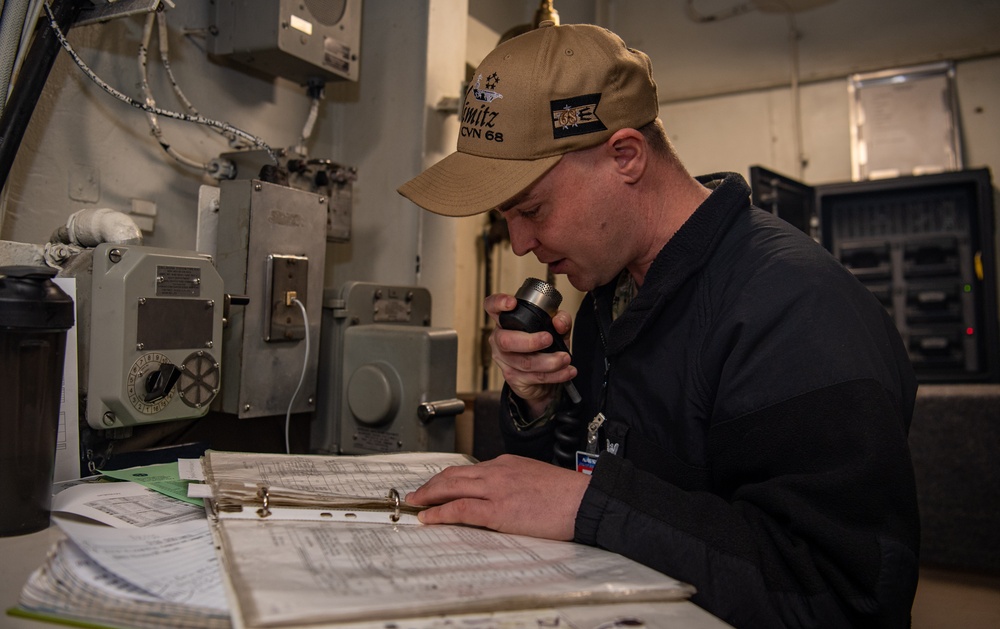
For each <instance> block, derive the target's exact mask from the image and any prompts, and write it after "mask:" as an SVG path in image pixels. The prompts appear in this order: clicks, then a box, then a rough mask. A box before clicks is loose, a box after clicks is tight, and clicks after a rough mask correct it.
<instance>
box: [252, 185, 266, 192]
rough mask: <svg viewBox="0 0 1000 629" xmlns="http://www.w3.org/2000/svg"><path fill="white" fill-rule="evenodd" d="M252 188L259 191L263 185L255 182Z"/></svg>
mask: <svg viewBox="0 0 1000 629" xmlns="http://www.w3.org/2000/svg"><path fill="white" fill-rule="evenodd" d="M253 189H254V190H256V191H257V192H260V191H261V190H263V189H264V186H262V185H260V184H259V183H255V184H254V186H253Z"/></svg>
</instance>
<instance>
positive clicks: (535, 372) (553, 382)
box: [483, 293, 576, 417]
mask: <svg viewBox="0 0 1000 629" xmlns="http://www.w3.org/2000/svg"><path fill="white" fill-rule="evenodd" d="M515 307H517V299H516V298H515V297H514V296H513V295H505V294H503V293H497V294H495V295H490V296H489V297H487V298H486V301H484V302H483V308H484V309H485V310H486V313H487V314H489V316H490V318H491V319H493V321H494V322H495V323H496V328H494V330H493V333H492V334H491V335H490V347H492V349H493V362H494V363H496V365H497V366H498V367H499V368H500V372H501V373H502V374H503V379H504V380H505V381H506V382H507V385H508V386H509V387H510V389H511V391H513V392H514V394H515V395H517V396H518V397H519V398H521V399H522V400H524V401H525V402H526V403H527V405H528V410H529V411H530V412H531V414H532V415H533V416H534V417H537V416H539V415H541V414H542V411H544V410H545V407H546V406H547V405H548V404H549V402H551V401H552V399H553V398H554V397H555V395H556V393H557V392H558V388H559V385H560V384H561V383H563V382H568V381H569V380H572V379H573V378H575V377H576V367H573V366H572V365H570V355H569V354H567V353H566V352H550V353H547V352H542V351H541V350H543V349H546V348H547V347H548V346H549V345H551V344H552V335H551V334H549V333H548V332H534V333H528V332H519V331H517V330H504V329H503V328H501V327H500V323H499V318H500V313H501V312H506V311H508V310H513V309H514V308H515ZM552 325H553V327H555V329H556V331H557V332H558V333H559V334H562V335H563V336H566V335H567V334H569V331H570V328H571V327H572V325H573V319H572V318H571V317H570V315H569V313H568V312H566V311H564V310H560V311H559V312H557V313H556V315H555V316H554V317H553V318H552Z"/></svg>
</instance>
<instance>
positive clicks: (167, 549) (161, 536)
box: [55, 518, 227, 610]
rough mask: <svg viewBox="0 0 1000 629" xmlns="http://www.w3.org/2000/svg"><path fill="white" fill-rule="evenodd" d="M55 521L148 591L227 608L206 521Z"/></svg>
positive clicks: (92, 555)
mask: <svg viewBox="0 0 1000 629" xmlns="http://www.w3.org/2000/svg"><path fill="white" fill-rule="evenodd" d="M55 521H56V523H57V524H58V525H59V528H60V529H62V530H63V532H64V533H66V535H67V536H68V537H69V538H70V539H72V540H73V542H74V543H76V545H77V546H79V547H80V549H81V550H82V551H83V552H84V553H86V554H87V556H88V557H90V558H91V559H93V560H94V561H95V562H97V563H98V564H100V565H101V567H103V568H104V569H105V570H108V571H109V572H112V573H114V574H116V575H118V576H119V577H121V578H122V579H124V580H126V581H128V582H129V583H132V584H133V585H135V586H137V587H139V588H141V589H143V590H145V591H146V592H149V593H150V594H154V595H156V596H158V597H160V598H162V599H164V600H167V601H171V602H174V603H183V604H186V605H195V606H198V607H205V608H209V609H216V610H225V609H227V603H226V595H225V590H224V588H223V587H222V577H221V573H220V571H219V563H218V559H217V558H216V554H215V546H214V544H213V541H212V535H211V532H210V530H209V527H208V522H207V521H206V520H204V519H202V520H192V521H190V522H182V523H180V524H172V525H168V526H155V527H147V528H143V529H115V528H109V527H106V526H99V525H92V524H82V523H79V522H72V521H70V520H65V519H62V518H55Z"/></svg>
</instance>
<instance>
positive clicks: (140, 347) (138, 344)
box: [135, 343, 146, 352]
mask: <svg viewBox="0 0 1000 629" xmlns="http://www.w3.org/2000/svg"><path fill="white" fill-rule="evenodd" d="M135 348H136V349H137V350H139V351H140V352H141V351H142V350H144V349H145V348H146V346H145V345H144V344H142V343H136V344H135Z"/></svg>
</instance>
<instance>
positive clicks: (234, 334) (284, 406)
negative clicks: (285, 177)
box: [213, 179, 327, 418]
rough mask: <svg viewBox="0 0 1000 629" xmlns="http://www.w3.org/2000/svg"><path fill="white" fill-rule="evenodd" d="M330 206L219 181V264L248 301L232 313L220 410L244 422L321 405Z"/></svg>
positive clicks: (302, 194)
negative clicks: (317, 402)
mask: <svg viewBox="0 0 1000 629" xmlns="http://www.w3.org/2000/svg"><path fill="white" fill-rule="evenodd" d="M326 206H327V197H325V196H322V195H318V194H313V193H311V192H306V191H304V190H297V189H295V188H289V187H288V186H282V185H278V184H273V183H267V182H265V181H260V180H257V179H237V180H230V181H222V182H220V184H219V203H218V209H219V211H218V224H217V226H216V227H215V233H216V235H215V238H216V242H215V249H214V251H215V254H216V264H217V267H218V269H219V274H220V275H221V276H222V278H223V280H224V281H225V283H226V286H227V287H228V289H229V292H230V293H232V294H236V295H240V296H242V297H244V298H245V299H243V300H241V301H245V302H246V303H245V304H243V305H237V304H236V303H232V302H231V303H230V305H229V308H228V314H227V316H226V327H225V329H224V332H223V352H222V355H223V362H224V363H225V364H226V372H225V374H224V375H223V383H222V391H221V393H220V395H219V396H218V397H217V398H216V400H215V402H214V404H213V408H214V409H215V410H219V411H222V412H224V413H232V414H236V415H238V416H239V417H244V418H245V417H264V416H271V415H285V414H286V413H287V412H289V410H290V411H291V412H292V413H306V412H312V411H313V410H314V409H315V395H316V369H317V362H318V356H319V342H318V341H319V335H320V318H321V314H322V295H323V273H324V266H325V261H326V220H327V213H326ZM296 302H298V303H296ZM299 303H301V304H302V309H300V308H299V305H298V304H299ZM303 309H304V310H305V316H303ZM307 340H308V342H307ZM300 382H301V383H302V384H301V387H300V386H299V383H300Z"/></svg>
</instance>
